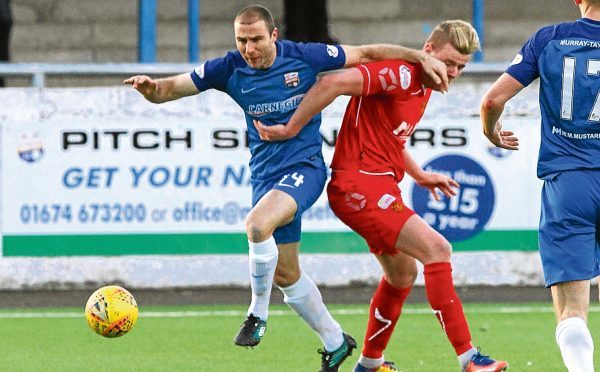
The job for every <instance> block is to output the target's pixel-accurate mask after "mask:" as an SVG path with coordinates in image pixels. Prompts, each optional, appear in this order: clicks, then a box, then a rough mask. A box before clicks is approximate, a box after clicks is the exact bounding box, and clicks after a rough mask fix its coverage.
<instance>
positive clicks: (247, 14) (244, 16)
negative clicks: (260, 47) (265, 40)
mask: <svg viewBox="0 0 600 372" xmlns="http://www.w3.org/2000/svg"><path fill="white" fill-rule="evenodd" d="M261 20H262V21H265V25H266V26H267V30H269V33H272V32H273V30H274V29H275V21H274V20H273V15H272V14H271V12H270V11H269V9H267V8H265V7H264V6H262V5H249V6H247V7H245V8H244V9H242V10H240V11H239V12H238V14H237V15H236V16H235V20H234V21H235V22H239V23H241V24H243V25H249V24H252V23H254V22H257V21H261Z"/></svg>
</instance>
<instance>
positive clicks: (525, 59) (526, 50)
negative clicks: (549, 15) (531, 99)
mask: <svg viewBox="0 0 600 372" xmlns="http://www.w3.org/2000/svg"><path fill="white" fill-rule="evenodd" d="M552 33H553V28H552V27H544V28H542V29H540V30H539V31H537V32H536V33H535V34H533V36H531V38H530V39H529V40H527V42H526V43H525V45H523V47H522V48H521V50H520V51H519V53H518V54H517V55H516V56H515V58H514V59H513V61H512V62H511V64H510V66H508V68H507V69H506V73H507V74H509V75H510V76H512V77H514V78H515V79H516V80H517V81H518V82H519V83H521V84H523V86H528V85H529V84H531V83H532V82H533V81H534V80H535V79H537V78H538V77H539V76H540V74H539V70H538V59H539V57H540V54H541V52H542V50H543V49H544V48H545V47H546V45H547V44H548V41H550V39H551V38H552Z"/></svg>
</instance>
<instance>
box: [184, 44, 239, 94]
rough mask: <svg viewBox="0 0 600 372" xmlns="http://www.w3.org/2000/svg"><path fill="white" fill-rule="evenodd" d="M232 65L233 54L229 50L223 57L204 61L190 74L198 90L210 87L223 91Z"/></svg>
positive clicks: (201, 90) (233, 63) (233, 64)
mask: <svg viewBox="0 0 600 372" xmlns="http://www.w3.org/2000/svg"><path fill="white" fill-rule="evenodd" d="M234 66H235V62H234V56H233V54H232V53H231V52H230V53H228V54H227V55H226V56H225V57H220V58H215V59H211V60H208V61H206V62H204V63H203V64H201V65H200V66H198V67H196V68H195V69H194V70H193V71H192V72H190V76H191V77H192V80H193V81H194V84H195V85H196V88H198V91H200V92H203V91H205V90H208V89H211V88H214V89H218V90H220V91H223V92H225V91H226V89H227V81H228V80H229V77H230V76H231V73H232V71H233V69H234Z"/></svg>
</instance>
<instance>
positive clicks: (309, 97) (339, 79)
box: [254, 68, 363, 141]
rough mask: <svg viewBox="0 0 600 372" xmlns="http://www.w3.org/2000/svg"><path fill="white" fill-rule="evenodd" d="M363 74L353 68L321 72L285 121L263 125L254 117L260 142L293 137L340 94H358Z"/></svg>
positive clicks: (359, 93)
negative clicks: (285, 122) (322, 73)
mask: <svg viewBox="0 0 600 372" xmlns="http://www.w3.org/2000/svg"><path fill="white" fill-rule="evenodd" d="M362 88H363V76H362V74H361V73H360V71H358V69H356V68H350V69H346V70H338V71H334V72H331V73H328V74H324V75H322V76H321V77H320V79H319V80H317V82H316V83H315V84H314V85H313V86H312V87H311V88H310V89H309V90H308V92H307V93H306V95H305V96H304V98H303V99H302V102H301V103H300V106H298V108H297V109H296V111H295V112H294V115H292V117H291V118H290V121H289V122H288V123H287V124H277V125H270V126H267V125H264V124H263V123H261V122H260V121H258V120H254V126H255V127H256V129H257V130H258V134H259V135H260V139H262V140H263V141H283V140H286V139H290V138H292V137H294V136H296V135H297V134H298V133H300V131H301V130H302V128H304V126H305V125H306V124H308V122H309V121H310V119H311V118H312V117H313V116H315V115H316V114H318V113H319V112H321V111H322V110H323V109H324V108H325V107H327V106H328V105H329V104H330V103H331V102H333V100H334V99H335V98H336V97H338V96H341V95H351V96H359V95H361V94H362Z"/></svg>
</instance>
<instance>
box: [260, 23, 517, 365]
mask: <svg viewBox="0 0 600 372" xmlns="http://www.w3.org/2000/svg"><path fill="white" fill-rule="evenodd" d="M478 49H479V41H478V37H477V33H476V31H475V30H474V29H473V27H472V26H471V25H470V24H469V23H467V22H464V21H459V20H453V21H446V22H443V23H441V24H439V25H438V26H437V27H436V28H435V29H434V30H433V32H432V33H431V35H430V36H429V38H428V39H427V41H426V42H425V45H424V47H423V50H424V51H425V52H426V53H428V54H430V55H432V56H433V57H436V58H438V59H440V60H441V61H443V62H445V64H446V68H447V75H448V80H449V81H450V82H451V81H452V80H454V79H456V78H457V77H459V76H460V74H461V72H462V70H463V68H464V67H465V65H466V64H467V62H468V61H469V59H470V56H471V54H472V53H473V52H474V51H476V50H478ZM432 90H441V87H440V86H438V85H437V84H436V83H435V82H433V81H432V80H431V79H429V78H428V77H427V76H426V75H425V74H424V73H423V71H422V68H421V66H420V65H418V64H413V63H409V62H406V61H402V60H389V61H383V62H376V63H369V64H365V65H360V66H358V67H356V68H352V69H349V70H343V71H341V72H337V73H331V74H328V75H325V76H323V77H322V78H321V79H320V80H319V81H318V82H317V83H316V84H315V85H313V87H312V88H311V89H310V90H309V91H308V93H307V94H306V96H305V97H304V99H303V101H302V103H301V104H300V106H299V107H298V109H297V111H296V113H295V114H294V115H293V116H292V118H291V119H290V121H289V122H288V123H287V124H286V125H275V126H265V125H264V124H262V123H260V122H255V125H256V127H257V129H258V130H259V132H260V134H261V138H263V139H266V140H285V139H287V138H291V137H293V136H294V135H296V133H298V132H299V130H300V129H301V128H302V127H303V126H304V125H305V124H306V123H307V122H308V121H309V120H310V118H311V117H312V116H313V115H315V114H317V113H318V112H320V111H321V110H322V109H323V108H325V107H326V106H327V105H328V104H330V103H331V102H332V101H333V100H334V99H335V98H336V97H337V96H340V95H351V96H353V97H352V98H351V100H350V102H349V103H348V107H347V109H346V113H345V115H344V119H343V123H342V128H341V130H340V133H339V136H338V139H337V143H336V147H335V154H334V157H333V162H332V164H331V168H332V170H333V172H332V178H331V182H330V183H329V185H328V187H327V194H328V197H329V203H330V205H331V208H332V210H333V211H334V212H335V214H336V215H337V216H338V217H339V218H340V219H341V220H342V221H343V222H344V223H345V224H347V225H348V226H350V227H351V228H352V229H353V230H354V231H356V232H357V233H359V234H360V235H361V236H362V237H363V238H364V239H365V240H366V241H367V244H368V245H369V249H370V250H371V252H372V253H374V254H375V257H377V260H378V261H379V263H380V264H381V267H382V268H383V272H384V276H383V278H382V280H381V282H380V284H379V287H378V288H377V290H376V292H375V294H374V296H373V298H372V300H371V305H370V310H369V322H368V325H367V332H366V336H365V343H364V347H363V350H362V354H361V356H360V359H359V361H358V364H357V365H356V367H355V369H354V371H355V372H356V371H381V372H383V371H394V370H396V369H395V368H394V366H393V363H389V362H385V361H384V358H383V351H384V350H385V348H386V346H387V344H388V341H389V339H390V337H391V335H392V332H393V330H394V327H395V325H396V322H397V321H398V318H399V317H400V313H401V310H402V305H403V303H404V300H405V299H406V297H407V296H408V294H409V292H410V290H411V288H412V285H413V283H414V280H415V278H416V276H417V266H416V261H415V260H419V261H420V262H421V263H422V264H423V265H424V277H425V290H426V293H427V299H428V300H429V304H430V305H431V308H432V309H433V312H434V313H435V315H436V316H437V318H438V320H439V322H440V324H441V326H442V328H443V330H444V331H445V333H446V335H447V337H448V339H449V341H450V343H451V344H452V346H453V347H454V350H455V351H456V354H457V356H458V360H459V363H460V366H461V369H462V371H468V372H474V371H490V372H494V371H503V370H505V369H506V368H508V363H506V362H504V361H495V360H493V359H491V358H489V357H488V356H485V355H482V354H480V353H479V351H478V350H477V349H475V348H474V347H473V344H472V343H471V334H470V332H469V327H468V325H467V321H466V318H465V315H464V312H463V308H462V304H461V301H460V299H459V298H458V296H457V294H456V291H455V288H454V284H453V281H452V268H451V264H450V256H451V252H452V247H451V245H450V243H449V242H448V241H447V240H446V239H445V238H444V237H443V236H442V235H441V234H439V233H438V232H437V231H435V230H434V229H433V228H431V226H429V225H428V224H427V223H426V222H425V221H424V220H423V219H422V218H421V217H419V216H418V215H416V214H415V212H414V211H412V210H411V209H410V208H408V207H407V206H406V205H405V204H404V203H403V201H402V197H401V194H400V189H399V187H398V182H400V181H401V180H402V178H403V177H404V174H405V173H408V174H409V175H410V176H411V177H412V178H413V179H414V180H415V182H416V183H417V184H419V185H421V186H423V187H427V188H428V189H429V190H430V192H431V193H432V194H433V196H434V197H435V198H436V199H438V200H439V198H440V195H439V194H438V192H441V193H443V194H444V195H445V196H446V197H452V196H453V195H455V194H456V191H455V189H454V188H455V187H458V186H459V185H458V183H456V182H455V181H454V180H452V179H451V178H450V177H447V176H445V175H441V174H436V173H431V172H426V171H424V170H423V169H421V168H420V167H419V166H418V165H417V164H416V162H415V161H414V160H413V159H412V157H411V156H410V154H409V153H408V151H406V149H405V143H406V140H407V139H408V138H409V137H410V135H411V134H412V133H413V131H414V129H415V126H416V125H417V123H418V122H419V120H420V119H421V117H422V115H423V112H424V110H425V107H426V106H427V102H428V101H429V97H430V95H431V91H432Z"/></svg>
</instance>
